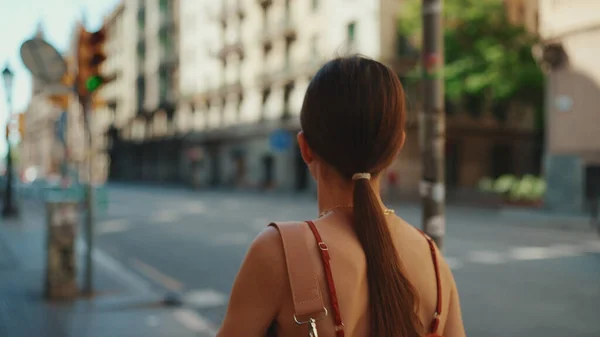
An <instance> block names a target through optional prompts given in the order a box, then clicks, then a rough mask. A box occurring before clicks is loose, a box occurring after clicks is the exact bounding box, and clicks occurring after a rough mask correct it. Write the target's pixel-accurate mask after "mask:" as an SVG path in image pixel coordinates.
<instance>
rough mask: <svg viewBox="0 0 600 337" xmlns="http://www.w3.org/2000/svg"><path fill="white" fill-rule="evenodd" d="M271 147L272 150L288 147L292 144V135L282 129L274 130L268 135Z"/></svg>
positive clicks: (280, 150)
mask: <svg viewBox="0 0 600 337" xmlns="http://www.w3.org/2000/svg"><path fill="white" fill-rule="evenodd" d="M269 142H270V143H271V148H273V150H275V151H278V152H282V151H285V150H287V149H289V148H290V147H291V146H292V135H290V133H289V132H287V131H286V130H283V129H278V130H275V131H274V132H273V133H272V134H271V136H270V137H269Z"/></svg>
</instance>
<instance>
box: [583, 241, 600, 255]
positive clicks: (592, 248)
mask: <svg viewBox="0 0 600 337" xmlns="http://www.w3.org/2000/svg"><path fill="white" fill-rule="evenodd" d="M585 250H586V252H588V253H600V240H593V241H588V242H586V243H585Z"/></svg>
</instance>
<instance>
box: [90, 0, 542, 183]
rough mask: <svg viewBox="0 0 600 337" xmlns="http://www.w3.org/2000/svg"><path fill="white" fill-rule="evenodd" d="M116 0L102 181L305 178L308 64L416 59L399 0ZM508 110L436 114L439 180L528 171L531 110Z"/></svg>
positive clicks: (412, 143) (416, 174) (394, 171)
mask: <svg viewBox="0 0 600 337" xmlns="http://www.w3.org/2000/svg"><path fill="white" fill-rule="evenodd" d="M507 1H510V0H507ZM120 7H121V9H120V10H121V11H122V13H123V14H121V18H122V19H121V20H122V27H125V28H124V29H123V30H122V31H119V30H116V32H117V34H120V35H121V36H122V37H121V41H122V42H121V43H120V44H119V46H120V48H115V49H114V50H115V51H114V52H117V51H120V52H121V53H122V54H127V55H132V54H133V56H122V59H121V61H115V62H121V65H120V67H121V68H120V69H121V72H122V76H121V77H122V80H120V81H119V80H118V81H117V82H115V83H114V87H111V86H107V87H106V88H105V89H103V91H102V93H103V97H104V98H105V99H106V101H107V102H108V103H109V104H108V107H109V108H108V110H106V112H104V114H105V115H106V117H104V121H103V122H99V124H102V126H99V128H100V129H102V130H104V131H105V133H106V134H107V135H108V137H107V139H106V140H105V141H103V142H104V147H106V148H107V149H108V154H109V158H110V159H109V160H108V162H109V167H110V168H109V176H110V179H112V180H128V181H131V180H142V181H148V182H180V183H186V184H191V185H193V186H196V187H241V188H261V189H273V188H274V189H283V190H305V189H310V188H311V184H312V180H311V179H309V175H308V173H307V171H306V168H305V166H304V164H303V163H302V160H301V157H300V155H299V153H298V150H297V146H296V140H295V135H296V132H297V131H298V130H299V127H300V126H299V121H298V115H299V112H300V107H301V104H302V99H303V95H304V92H305V90H306V88H307V85H308V83H309V81H310V79H311V77H312V75H313V74H314V73H315V72H316V71H317V70H318V68H319V67H320V66H321V65H322V64H323V63H324V62H325V61H326V60H328V59H331V58H332V57H334V56H336V55H346V54H350V53H361V54H364V55H367V56H369V57H372V58H375V59H378V60H380V61H382V62H384V63H386V64H388V65H389V66H391V67H392V68H393V69H394V70H395V71H396V73H398V75H399V76H400V77H401V79H403V75H404V74H405V73H406V72H407V71H408V70H410V69H411V68H412V67H413V66H414V65H415V64H416V58H415V55H414V54H413V55H412V56H407V55H406V54H404V51H402V48H401V46H400V39H399V36H398V30H397V24H398V17H399V12H400V11H401V10H402V4H401V2H398V1H395V0H356V1H353V2H351V3H348V4H346V5H344V6H343V7H340V6H336V5H335V4H334V3H332V2H330V1H324V0H313V1H307V2H300V1H291V0H279V1H277V0H229V1H225V0H223V1H214V0H178V1H166V0H149V1H124V2H122V5H120ZM507 8H508V10H511V8H513V7H510V6H509V7H507ZM526 10H529V12H527V13H534V14H535V13H537V11H535V10H530V9H529V7H526ZM117 12H118V10H117ZM365 13H369V15H365ZM517 13H521V11H517ZM523 15H525V14H523ZM527 15H529V16H531V15H530V14H527ZM535 15H537V14H535ZM535 15H533V16H531V17H533V18H535V17H536V16H535ZM534 20H535V19H534ZM109 21H110V20H109ZM521 21H523V20H521ZM133 41H135V42H133ZM132 48H134V49H135V51H131V50H132ZM110 50H112V49H110ZM110 53H113V51H111V52H110ZM111 57H113V56H112V55H109V59H110V58H111ZM417 57H418V55H417ZM117 59H118V57H117ZM108 64H110V61H109V63H108ZM107 67H110V66H108V65H107ZM106 72H107V73H111V72H113V70H110V69H106ZM117 73H119V72H117ZM119 74H120V73H119ZM406 90H407V93H408V95H409V98H410V101H411V102H410V104H409V110H410V116H409V122H410V123H409V125H408V140H407V143H406V147H405V149H404V150H403V152H402V153H401V155H400V157H399V158H398V160H397V161H396V162H395V164H394V165H393V166H392V167H391V169H390V172H389V176H388V178H389V179H387V180H389V182H390V183H394V184H396V186H395V187H396V188H399V189H400V190H402V191H404V192H407V193H412V194H414V193H415V192H416V191H418V185H419V181H420V176H421V160H420V152H419V141H418V127H417V125H418V121H417V114H416V112H417V111H418V109H419V103H418V96H419V91H420V88H419V87H418V86H416V87H415V86H411V85H407V86H406ZM109 92H110V93H109ZM111 95H112V96H111ZM510 110H511V112H509V113H508V117H507V119H506V120H505V121H498V120H496V119H495V118H494V117H493V115H492V114H491V112H485V113H483V114H481V116H479V117H473V116H470V115H469V114H467V113H462V112H460V111H459V112H456V113H452V114H448V116H447V125H448V131H447V135H448V137H447V138H448V141H447V146H446V157H447V162H448V163H447V171H446V176H447V181H448V185H449V186H450V187H451V188H452V187H456V188H461V187H465V188H472V187H475V186H476V185H477V183H478V182H479V180H480V179H481V178H482V177H486V176H492V177H495V176H499V175H500V174H503V173H512V174H517V175H521V174H526V173H536V172H539V158H537V157H536V155H535V154H536V153H537V152H539V151H538V149H537V148H536V147H537V145H536V144H537V140H536V135H537V130H536V128H535V123H534V119H535V118H534V116H535V112H534V111H533V109H530V108H529V107H519V106H514V107H511V109H510ZM99 115H102V113H100V114H99ZM99 118H100V117H99Z"/></svg>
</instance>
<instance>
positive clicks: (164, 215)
mask: <svg viewBox="0 0 600 337" xmlns="http://www.w3.org/2000/svg"><path fill="white" fill-rule="evenodd" d="M177 220H179V216H178V215H177V214H176V213H175V212H173V211H160V212H158V213H156V214H154V215H153V216H152V219H151V220H150V221H152V222H153V223H162V224H164V223H173V222H176V221H177Z"/></svg>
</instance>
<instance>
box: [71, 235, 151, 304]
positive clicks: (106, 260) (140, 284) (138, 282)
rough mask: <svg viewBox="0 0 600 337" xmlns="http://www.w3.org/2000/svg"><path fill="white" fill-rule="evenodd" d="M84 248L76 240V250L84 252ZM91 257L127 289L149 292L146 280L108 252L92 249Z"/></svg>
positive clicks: (142, 292) (84, 246) (81, 243)
mask: <svg viewBox="0 0 600 337" xmlns="http://www.w3.org/2000/svg"><path fill="white" fill-rule="evenodd" d="M85 249H86V245H85V243H84V242H83V241H77V250H78V251H79V252H84V251H85ZM92 258H93V259H94V261H95V262H96V263H98V265H100V266H101V267H102V268H104V269H105V270H106V271H108V272H110V273H111V274H112V275H113V277H115V278H116V279H120V280H121V281H122V282H123V283H125V284H127V285H128V286H129V287H130V289H129V290H135V291H139V292H140V293H141V294H149V293H151V289H152V287H151V285H150V283H149V282H148V281H146V280H144V279H143V278H142V277H140V276H138V275H136V274H135V273H133V272H131V271H130V270H129V269H128V268H126V267H125V266H124V265H122V264H121V263H120V262H118V261H117V260H115V259H114V258H112V257H111V256H109V255H108V254H105V253H104V252H103V251H101V250H98V249H94V251H93V253H92Z"/></svg>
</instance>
